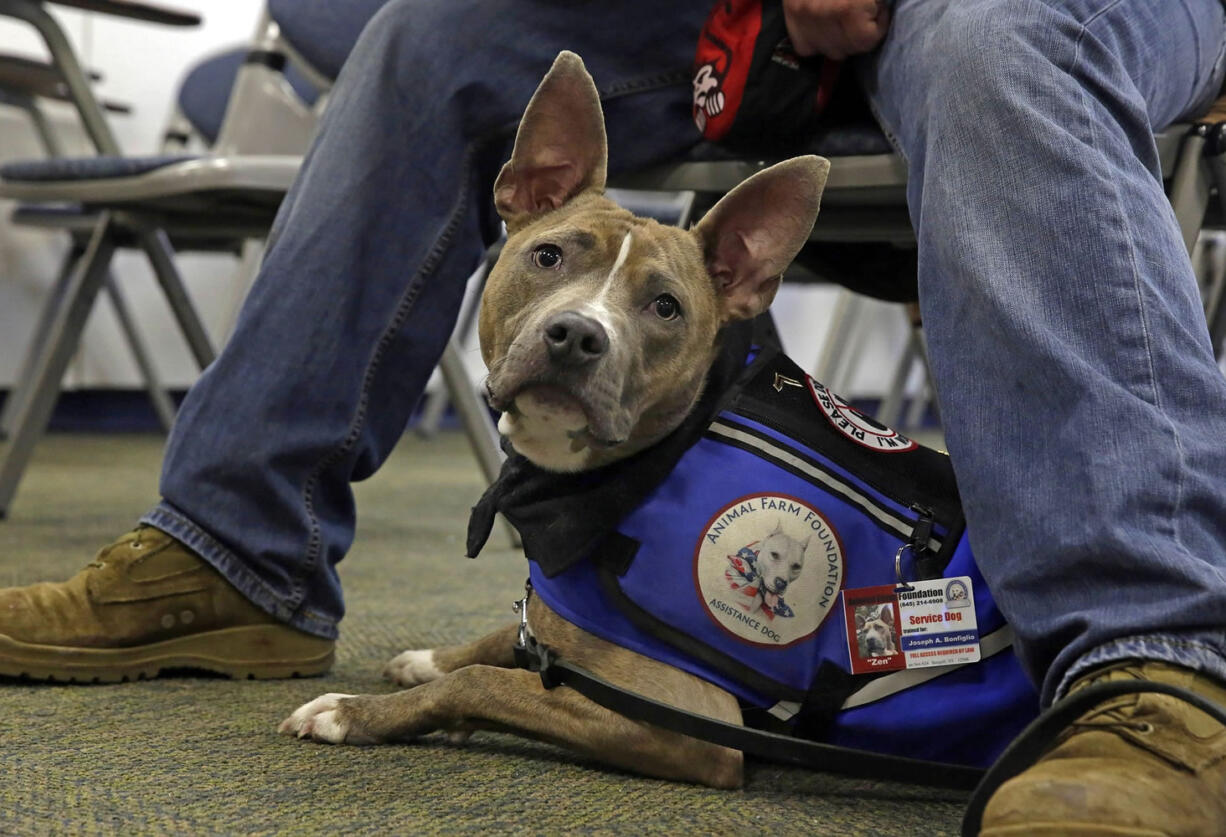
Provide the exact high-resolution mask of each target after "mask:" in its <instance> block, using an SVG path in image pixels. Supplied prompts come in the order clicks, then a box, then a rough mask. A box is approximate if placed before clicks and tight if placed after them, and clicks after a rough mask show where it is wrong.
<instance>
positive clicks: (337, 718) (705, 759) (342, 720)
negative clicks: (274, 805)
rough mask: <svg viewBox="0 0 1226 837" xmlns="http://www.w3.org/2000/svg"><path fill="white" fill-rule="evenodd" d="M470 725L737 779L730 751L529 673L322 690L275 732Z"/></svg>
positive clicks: (394, 736) (321, 733)
mask: <svg viewBox="0 0 1226 837" xmlns="http://www.w3.org/2000/svg"><path fill="white" fill-rule="evenodd" d="M704 685H705V684H704ZM712 688H713V687H712ZM725 694H727V693H725ZM728 697H729V698H731V696H730V695H729V696H728ZM733 706H734V707H735V701H733ZM738 714H739V713H738ZM477 729H489V730H500V731H506V732H513V733H516V734H518V735H523V736H526V737H528V738H536V739H540V740H544V741H549V742H551V743H554V744H558V745H561V746H563V747H567V748H570V749H572V750H576V751H578V752H580V753H583V754H584V755H587V756H590V757H592V758H595V759H598V760H600V761H603V762H606V763H608V764H612V765H614V766H617V767H621V768H624V769H627V770H631V771H634V772H637V773H643V774H646V775H648V776H655V777H658V778H661V779H674V780H680V781H689V782H699V783H701V784H705V785H711V786H714V787H719V788H734V787H740V785H741V780H742V758H741V753H739V752H738V751H736V750H729V749H726V748H723V747H718V746H716V745H714V744H708V743H706V742H704V741H698V740H696V739H693V738H689V737H687V736H684V735H679V734H677V733H673V732H668V731H666V730H661V729H659V728H657V727H653V726H651V725H649V724H644V723H638V722H635V721H631V720H629V719H627V718H624V717H622V716H621V715H618V714H617V713H615V712H611V711H609V710H608V709H605V708H604V707H602V706H600V705H598V704H596V703H593V702H592V701H590V700H588V699H587V698H585V697H584V696H583V695H581V694H579V693H578V692H576V691H574V690H573V689H570V688H568V687H566V686H560V687H558V688H556V689H545V688H544V687H543V686H542V685H541V679H540V676H539V675H537V674H535V673H533V672H530V671H525V670H522V669H510V670H508V669H504V668H495V667H492V666H481V665H474V666H468V667H466V668H462V669H459V670H458V671H455V672H452V673H451V674H448V675H446V676H445V677H442V678H440V679H438V680H434V681H431V682H429V683H425V684H423V685H421V686H418V687H417V688H415V689H407V690H405V691H401V692H394V693H392V694H388V695H359V696H356V697H347V696H344V695H324V696H323V697H320V698H316V699H315V700H313V701H311V702H310V703H308V704H306V705H304V706H302V707H300V708H299V709H298V710H297V711H295V712H294V714H293V715H291V716H290V717H289V718H287V719H286V720H285V721H284V722H283V723H282V724H281V727H280V731H281V732H283V733H287V734H291V735H297V736H298V737H300V738H313V739H315V740H317V741H325V742H328V743H333V744H341V743H345V744H376V743H382V742H386V741H407V740H412V739H414V738H416V737H418V736H422V735H425V734H426V733H429V732H433V731H435V730H443V731H446V732H448V733H449V734H456V733H459V734H463V733H467V732H471V731H473V730H477Z"/></svg>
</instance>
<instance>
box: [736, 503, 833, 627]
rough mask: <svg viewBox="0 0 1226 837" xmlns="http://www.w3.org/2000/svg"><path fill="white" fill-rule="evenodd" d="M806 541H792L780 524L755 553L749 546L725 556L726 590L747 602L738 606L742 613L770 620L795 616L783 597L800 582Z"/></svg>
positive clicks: (808, 539)
mask: <svg viewBox="0 0 1226 837" xmlns="http://www.w3.org/2000/svg"><path fill="white" fill-rule="evenodd" d="M810 540H812V536H810V537H809V538H806V539H805V540H804V541H803V542H802V541H800V540H798V539H796V538H793V537H792V536H791V535H789V534H787V533H786V532H784V531H783V523H782V522H780V523H779V524H778V525H777V526H776V527H775V531H773V532H771V533H770V534H769V535H767V536H766V537H765V538H763V539H762V541H761V543H760V544H759V545H758V548H757V549H753V548H752V546H753V545H752V544H751V545H749V546H746V547H742V548H741V549H740V550H738V551H737V554H736V555H729V556H728V564H729V566H728V569H727V571H726V572H725V573H724V577H725V578H726V579H727V580H728V586H729V587H730V588H731V589H733V590H735V591H737V592H738V593H739V594H741V595H742V596H745V597H747V598H748V599H749V600H748V601H745V600H742V601H741V602H740V606H741V609H742V610H744V611H745V612H746V613H755V612H760V613H762V614H764V615H765V616H767V617H769V618H771V619H773V618H775V617H776V616H793V615H795V613H794V611H793V610H792V608H791V607H789V606H788V604H787V602H785V601H784V600H783V593H784V591H786V590H787V589H788V585H789V584H791V583H792V582H794V581H796V579H798V578H800V573H801V571H802V570H803V569H804V567H805V551H806V550H807V549H808V548H809V541H810Z"/></svg>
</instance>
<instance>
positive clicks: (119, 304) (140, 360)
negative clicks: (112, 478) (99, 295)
mask: <svg viewBox="0 0 1226 837" xmlns="http://www.w3.org/2000/svg"><path fill="white" fill-rule="evenodd" d="M106 293H107V296H108V297H110V299H111V306H112V307H113V308H114V309H115V318H116V319H117V320H119V326H120V328H122V329H123V333H124V336H125V337H127V339H128V348H129V349H130V350H131V351H132V359H133V360H134V361H136V366H137V368H139V369H140V373H141V377H142V378H143V379H144V381H145V391H146V392H147V393H149V401H150V402H152V404H153V411H154V412H155V413H157V417H158V422H159V423H160V424H161V425H162V429H163V430H165V431H166V432H167V433H169V432H170V428H171V426H172V425H173V424H174V423H175V405H174V402H173V401H172V400H171V398H170V395H169V393H167V392H166V387H165V386H164V385H163V384H162V376H161V375H160V374H158V371H157V367H155V366H154V365H153V361H152V360H151V359H150V358H149V349H148V347H147V346H146V345H145V339H144V338H143V337H142V336H141V333H140V331H139V330H138V329H137V327H136V321H135V320H134V319H133V317H132V311H131V309H129V308H128V301H127V299H126V298H125V297H124V295H123V292H122V291H121V290H120V289H119V283H118V282H116V281H115V277H114V276H113V275H111V272H110V271H109V270H108V271H107V274H106Z"/></svg>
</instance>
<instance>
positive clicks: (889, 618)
mask: <svg viewBox="0 0 1226 837" xmlns="http://www.w3.org/2000/svg"><path fill="white" fill-rule="evenodd" d="M878 616H879V617H880V618H881V621H882V622H885V623H886V624H887V625H889V626H890V627H891V628H893V627H894V608H892V607H890V606H889V605H882V606H881V611H880V612H879V613H878Z"/></svg>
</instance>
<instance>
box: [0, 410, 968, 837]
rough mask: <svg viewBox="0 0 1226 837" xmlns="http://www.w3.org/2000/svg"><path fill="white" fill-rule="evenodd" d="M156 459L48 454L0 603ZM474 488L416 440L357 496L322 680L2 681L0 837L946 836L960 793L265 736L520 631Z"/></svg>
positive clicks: (92, 449) (509, 574)
mask: <svg viewBox="0 0 1226 837" xmlns="http://www.w3.org/2000/svg"><path fill="white" fill-rule="evenodd" d="M161 445H162V441H161V439H160V438H155V437H140V436H136V437H133V436H64V435H53V436H51V437H48V438H47V439H46V440H45V441H44V442H43V443H42V444H40V446H39V448H38V452H37V456H36V458H35V461H34V463H33V465H32V466H31V468H30V470H29V473H28V476H27V477H26V480H25V482H24V484H23V485H22V488H21V492H20V494H19V496H18V498H17V501H16V503H15V504H14V508H13V509H12V511H11V513H10V517H9V519H8V520H5V521H2V522H0V585H6V586H7V585H13V584H25V583H30V582H34V581H38V580H48V579H59V578H65V577H67V576H68V575H71V574H72V573H74V572H75V571H77V570H78V569H80V568H81V567H82V566H84V565H85V564H86V563H87V562H88V561H89V560H90V559H91V558H92V556H93V554H94V552H95V551H96V550H97V549H98V548H99V547H100V546H102V545H104V544H105V543H107V542H109V541H110V540H111V539H113V538H114V537H115V536H117V535H118V534H120V533H122V532H124V531H126V530H127V529H128V528H130V526H131V525H132V523H133V522H134V521H135V520H136V518H137V517H138V516H139V515H140V514H141V512H143V511H144V510H145V509H146V508H147V507H148V506H149V505H150V504H151V503H152V502H153V501H154V500H155V499H156V484H157V472H158V465H159V461H160V456H161ZM481 487H482V485H481V480H480V477H479V474H478V472H477V470H476V467H475V466H474V464H473V462H472V459H471V457H470V456H469V455H468V452H467V450H466V447H465V444H464V441H463V439H462V438H461V437H460V436H459V435H458V434H449V433H444V434H442V436H441V437H439V438H436V439H433V440H430V441H423V440H420V439H416V438H413V437H411V436H410V437H407V438H406V439H405V440H404V442H403V443H402V444H401V445H400V447H399V449H398V450H397V451H396V453H395V454H394V456H393V457H392V459H391V460H390V461H389V463H388V464H387V465H386V466H385V467H384V468H383V469H382V470H381V471H380V472H379V473H378V474H377V475H376V476H375V477H374V478H373V479H371V480H369V481H368V482H366V483H363V484H360V485H358V486H356V492H357V495H358V509H359V519H360V525H359V531H358V536H357V540H356V542H355V543H354V546H353V549H352V551H351V553H350V555H349V557H348V558H347V559H346V560H345V561H344V562H343V563H342V564H341V567H340V572H341V576H342V579H343V582H344V585H345V591H346V601H347V607H348V615H347V616H346V618H345V621H344V624H343V626H342V637H341V641H340V643H339V646H338V659H337V663H336V666H335V667H334V669H333V670H332V672H331V673H329V674H328V675H326V676H324V677H319V678H312V679H301V680H286V681H274V682H251V681H247V682H236V681H231V680H226V679H222V678H209V677H163V678H159V679H157V680H152V681H144V682H137V683H129V684H123V685H114V686H45V685H33V684H28V683H21V682H15V681H12V680H9V681H3V680H0V834H31V835H36V834H37V835H41V834H49V833H71V834H76V833H119V832H122V833H125V834H127V833H159V834H162V833H175V834H179V833H182V834H214V833H217V834H256V833H290V834H314V833H325V832H331V833H371V834H384V833H406V834H413V833H456V832H477V831H480V832H493V833H503V832H529V833H541V834H557V833H571V832H584V833H618V834H620V833H627V834H654V833H665V832H668V833H681V834H750V833H756V834H763V833H769V834H781V835H788V834H802V833H803V834H819V835H827V834H829V835H842V834H881V835H909V834H924V835H939V834H955V833H957V827H958V822H959V818H960V813H961V807H962V801H963V799H964V797H963V796H962V795H961V794H958V793H954V792H949V791H937V790H932V789H925V788H917V787H909V786H903V785H892V784H886V783H877V782H871V781H862V780H849V779H842V778H838V777H835V776H832V775H829V774H823V773H818V772H812V771H807V770H801V769H792V768H782V767H777V766H773V765H768V764H762V763H756V764H751V765H750V768H749V770H748V774H747V782H746V785H745V787H744V789H743V790H739V791H715V790H709V789H706V788H701V787H695V786H690V785H684V784H677V783H670V782H664V781H658V780H653V779H644V778H640V777H637V776H633V775H629V774H626V773H621V772H617V771H614V770H611V769H607V768H604V767H601V766H600V765H598V764H596V763H594V762H592V761H589V760H585V759H582V758H579V757H577V756H573V755H571V754H569V753H567V752H565V751H563V750H560V749H557V748H554V747H551V746H549V745H545V744H538V743H534V742H529V741H524V740H520V739H517V738H514V737H511V736H508V735H500V734H492V733H478V734H476V735H474V736H473V737H472V738H471V739H470V740H469V741H468V742H467V743H465V744H462V745H455V744H450V743H448V742H446V741H445V740H443V739H442V738H438V737H433V736H432V737H429V738H426V739H423V740H422V741H420V742H419V743H416V744H412V745H396V746H383V747H332V746H327V745H320V744H312V743H307V742H302V741H297V740H294V739H290V738H287V737H284V736H279V735H277V734H276V733H275V727H276V724H277V723H278V721H280V720H281V719H282V718H283V717H284V716H285V715H287V714H288V713H289V711H291V710H292V709H293V708H295V707H297V706H298V705H299V704H301V703H303V702H305V701H307V700H309V699H311V698H313V697H315V696H317V695H319V694H322V693H324V692H381V691H387V690H388V689H389V688H390V687H389V685H388V684H387V683H384V682H383V681H382V680H381V679H380V676H379V672H380V669H381V668H382V665H383V663H384V662H385V661H386V660H387V659H388V658H390V657H391V656H393V655H395V654H396V653H398V652H399V651H401V650H403V649H405V648H428V647H434V646H437V645H440V644H448V643H455V642H458V641H464V640H467V639H470V638H473V637H476V636H478V635H480V634H481V633H482V632H485V631H488V630H490V629H492V628H495V627H497V626H499V625H501V624H503V623H504V622H506V621H508V620H510V619H512V618H513V615H512V613H511V611H510V603H511V601H512V600H513V599H515V598H516V597H517V595H518V594H519V593H520V591H521V590H522V583H523V577H524V574H525V565H524V562H523V559H522V557H520V556H519V555H518V554H516V553H515V552H514V551H512V550H511V549H510V548H509V547H508V546H507V545H506V539H505V537H500V535H501V532H500V530H495V537H494V538H493V539H492V540H491V546H490V548H487V551H486V553H485V554H484V555H483V556H482V558H480V559H479V560H478V561H476V562H473V561H469V560H467V559H465V558H463V557H462V556H463V533H464V527H465V522H466V515H467V510H468V508H469V506H470V505H471V504H472V503H473V501H474V500H475V499H476V497H477V496H479V494H480V491H481Z"/></svg>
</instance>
